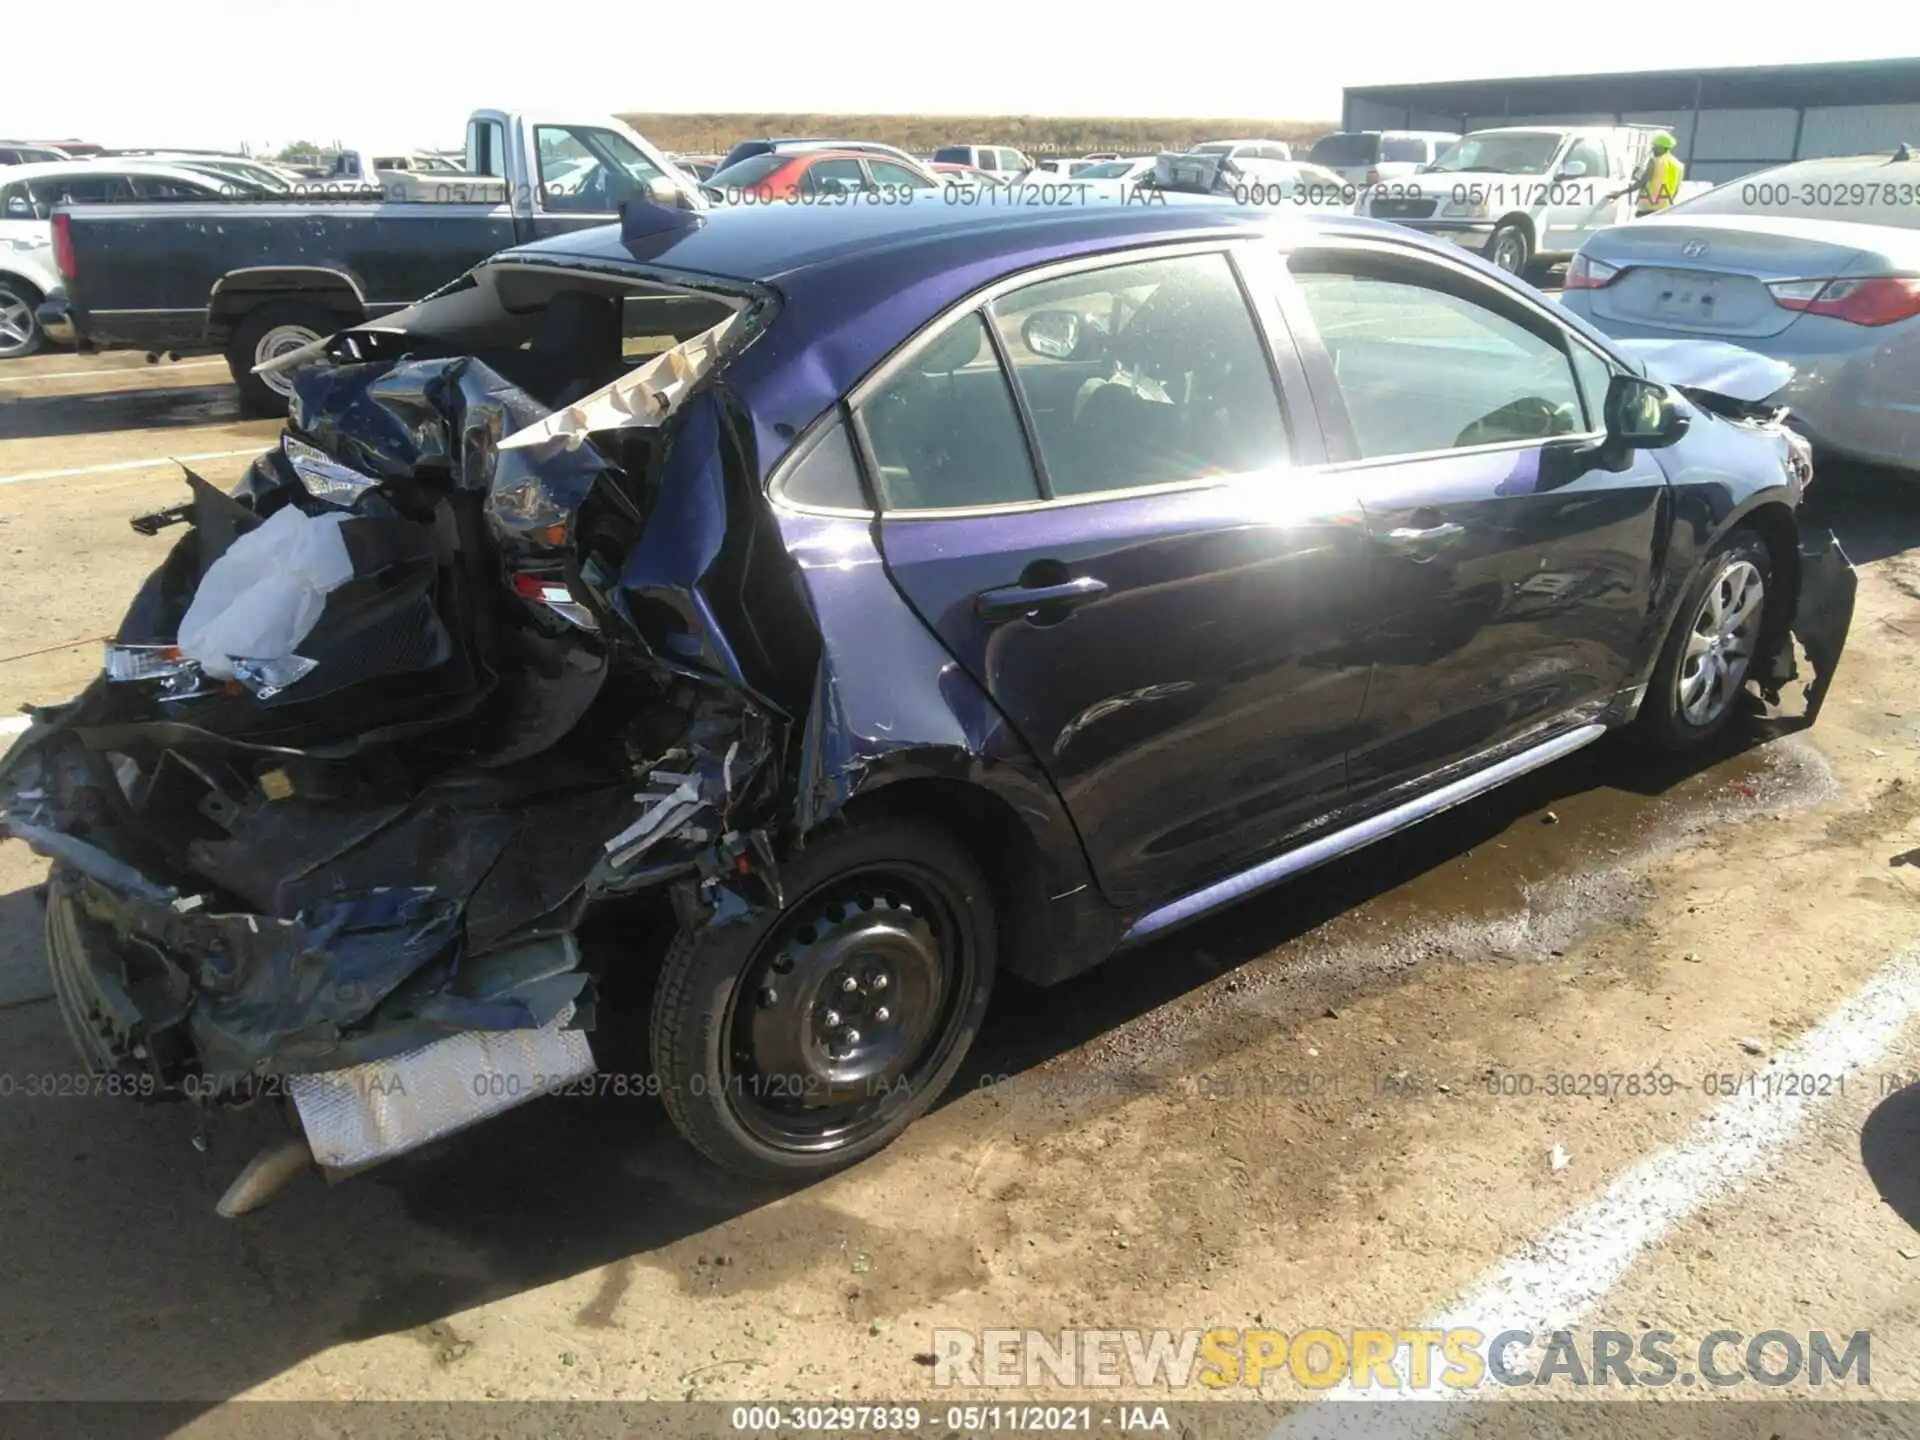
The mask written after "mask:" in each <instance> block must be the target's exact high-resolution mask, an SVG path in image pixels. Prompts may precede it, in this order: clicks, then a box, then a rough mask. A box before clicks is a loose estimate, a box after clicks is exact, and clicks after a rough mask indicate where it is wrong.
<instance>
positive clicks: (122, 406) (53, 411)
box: [0, 384, 248, 440]
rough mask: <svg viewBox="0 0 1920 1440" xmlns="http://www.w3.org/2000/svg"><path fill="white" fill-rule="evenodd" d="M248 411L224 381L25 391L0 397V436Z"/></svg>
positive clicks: (195, 420) (212, 420)
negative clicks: (47, 392) (76, 392)
mask: <svg viewBox="0 0 1920 1440" xmlns="http://www.w3.org/2000/svg"><path fill="white" fill-rule="evenodd" d="M247 418H248V417H247V416H246V415H243V414H242V413H241V411H240V397H239V393H238V392H237V391H236V390H235V389H234V388H233V386H232V385H229V384H221V385H177V386H160V387H155V388H151V389H145V388H143V389H134V390H102V391H97V392H95V393H93V394H89V395H26V396H20V397H17V398H8V399H6V400H5V401H4V402H0V440H52V439H57V438H59V437H61V436H66V435H96V434H100V433H103V432H106V431H115V430H181V429H187V428H189V427H192V426H197V425H231V424H235V423H237V422H239V421H241V420H245V419H247Z"/></svg>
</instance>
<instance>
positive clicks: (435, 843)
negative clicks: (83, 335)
mask: <svg viewBox="0 0 1920 1440" xmlns="http://www.w3.org/2000/svg"><path fill="white" fill-rule="evenodd" d="M294 387H295V401H294V404H293V406H292V411H291V414H292V424H291V426H290V429H289V432H288V434H287V435H286V437H284V439H283V442H282V444H281V445H279V446H277V447H275V448H274V449H272V450H270V451H268V452H267V453H266V454H264V455H262V456H261V457H260V458H259V459H258V460H256V461H255V462H254V464H253V465H252V466H251V467H250V469H249V470H248V472H247V474H246V476H245V478H244V479H243V481H242V482H241V484H240V485H239V486H238V487H237V488H236V490H235V492H234V493H233V494H232V495H225V494H222V493H221V492H220V491H218V490H217V489H215V488H214V487H212V486H210V485H208V484H206V483H205V482H204V481H202V480H201V479H199V477H197V476H194V475H192V474H191V472H189V474H188V483H189V486H190V491H191V498H190V499H189V500H188V501H186V502H185V503H183V504H182V505H179V506H176V507H173V508H171V509H169V510H166V511H161V512H158V513H156V514H154V515H149V516H142V517H139V518H138V519H136V520H135V521H134V525H135V528H136V529H139V530H141V531H143V532H144V533H147V534H158V533H160V532H161V531H165V530H173V529H176V528H178V529H180V534H179V537H178V538H177V539H176V540H175V542H174V544H173V546H172V549H171V550H170V552H169V553H168V555H167V556H166V558H165V560H164V561H163V562H162V563H161V564H160V566H159V567H158V568H157V569H156V570H155V572H154V573H153V575H152V576H151V577H150V578H149V580H148V581H147V583H146V584H145V585H144V586H143V587H142V589H141V591H140V592H139V593H138V594H137V595H136V597H135V598H134V601H133V603H132V605H131V606H130V607H129V609H128V612H127V615H126V618H125V620H124V621H123V623H122V626H121V629H120V631H119V633H118V634H117V636H116V637H115V639H114V641H113V642H112V643H111V644H110V645H109V647H108V659H107V664H106V667H105V669H104V671H103V674H102V675H101V676H100V677H99V678H98V679H97V680H96V681H95V682H94V683H93V684H92V685H91V686H89V687H88V689H87V690H86V691H85V692H83V693H82V694H81V695H80V696H78V697H76V698H75V699H74V700H73V701H71V702H69V703H68V704H66V705H62V706H55V707H48V708H44V709H41V710H39V711H36V712H35V716H34V719H35V723H34V725H33V726H32V727H31V728H30V729H29V730H28V731H27V733H26V734H25V735H23V736H22V737H21V738H20V740H19V741H18V742H17V743H16V744H15V745H14V747H13V748H12V750H11V751H10V752H9V753H8V754H7V755H6V756H5V758H4V760H0V825H4V828H5V832H6V833H11V834H13V835H15V836H16V837H18V838H20V839H22V840H25V841H26V842H27V843H28V844H30V845H32V846H33V847H34V848H35V849H37V850H39V851H40V852H41V853H43V854H46V855H49V856H51V857H52V858H53V859H54V861H55V874H54V882H53V892H54V895H53V901H52V903H51V904H50V911H49V926H50V933H49V950H50V962H51V964H52V967H53V972H54V976H55V988H56V993H57V996H58V998H59V1000H60V1004H61V1009H62V1014H63V1016H64V1017H65V1018H66V1020H67V1023H68V1026H69V1028H70V1030H71V1031H73V1033H74V1038H75V1043H76V1045H77V1046H78V1047H79V1048H80V1049H81V1051H82V1053H83V1054H84V1055H86V1056H87V1058H88V1060H89V1062H90V1063H92V1064H93V1065H94V1067H95V1068H96V1069H99V1070H103V1071H117V1072H120V1073H122V1074H124V1075H127V1076H129V1077H134V1078H136V1079H137V1080H138V1081H139V1086H138V1088H139V1090H140V1091H141V1093H150V1094H161V1093H185V1094H188V1095H189V1096H192V1097H193V1098H197V1099H213V1098H218V1099H245V1098H248V1097H249V1096H251V1095H254V1094H257V1093H259V1091H260V1090H261V1089H262V1087H263V1082H264V1080H265V1079H266V1077H272V1076H286V1077H296V1078H295V1079H294V1080H290V1081H289V1082H288V1084H287V1086H286V1087H284V1088H285V1089H286V1093H289V1094H290V1095H292V1097H293V1098H294V1100H295V1103H296V1105H297V1107H298V1108H299V1110H300V1113H301V1116H302V1118H303V1120H304V1121H305V1122H306V1123H307V1126H308V1130H309V1133H310V1135H313V1136H314V1137H315V1140H316V1143H315V1145H314V1150H313V1153H314V1154H315V1155H316V1156H318V1157H319V1158H320V1159H321V1160H322V1162H323V1163H326V1164H328V1165H331V1166H333V1167H335V1168H339V1169H352V1168H356V1167H357V1166H359V1165H362V1164H366V1163H371V1162H372V1161H373V1160H376V1159H379V1158H382V1157H383V1156H384V1155H386V1154H391V1153H397V1151H398V1150H399V1149H405V1148H411V1147H412V1146H413V1145H416V1144H418V1143H421V1142H422V1141H423V1140H424V1139H428V1138H433V1137H434V1136H435V1135H438V1134H442V1133H446V1132H447V1130H449V1129H452V1128H459V1126H461V1125H464V1124H468V1123H472V1121H473V1120H475V1119H478V1118H484V1117H485V1115H487V1114H490V1113H495V1112H497V1110H499V1109H501V1108H505V1104H504V1103H502V1101H503V1099H505V1100H506V1103H518V1102H519V1101H521V1100H524V1099H528V1098H532V1096H533V1095H534V1094H536V1093H539V1092H538V1090H537V1089H535V1088H533V1087H532V1086H528V1087H526V1088H525V1089H524V1091H523V1090H522V1088H521V1087H519V1086H517V1085H516V1086H514V1087H513V1088H512V1093H511V1098H510V1099H506V1097H505V1096H503V1095H502V1094H489V1093H485V1092H484V1090H482V1089H473V1088H472V1087H469V1089H470V1090H471V1093H470V1094H468V1095H460V1094H458V1093H457V1092H458V1090H459V1086H458V1085H455V1086H453V1088H452V1090H448V1089H447V1087H446V1086H445V1085H437V1086H436V1085H429V1086H428V1087H427V1089H428V1091H429V1092H431V1094H432V1095H437V1096H438V1099H433V1100H431V1103H429V1101H428V1100H426V1099H422V1098H421V1096H420V1095H419V1094H418V1093H416V1095H415V1098H414V1100H413V1101H412V1102H402V1101H399V1100H394V1099H392V1098H391V1097H389V1099H388V1100H386V1101H384V1102H382V1104H381V1105H378V1106H370V1105H369V1103H368V1102H367V1094H366V1090H365V1086H364V1085H363V1084H361V1081H360V1080H356V1079H355V1078H354V1077H356V1076H360V1077H363V1078H364V1076H366V1075H368V1074H374V1073H378V1074H384V1075H388V1076H389V1077H391V1076H395V1075H402V1076H404V1075H406V1074H413V1075H415V1077H416V1079H419V1078H420V1077H422V1076H425V1075H427V1074H429V1073H437V1074H439V1075H440V1076H441V1078H442V1079H443V1080H444V1079H445V1077H446V1074H447V1073H448V1072H447V1071H446V1069H445V1067H446V1066H448V1065H451V1066H453V1067H455V1069H456V1070H457V1069H458V1068H459V1067H460V1066H468V1067H470V1066H472V1065H475V1064H481V1063H504V1061H502V1058H501V1057H502V1056H503V1055H507V1054H511V1055H513V1056H516V1057H517V1058H516V1059H515V1060H514V1063H515V1064H516V1065H519V1066H520V1067H521V1068H522V1069H525V1068H526V1067H528V1066H533V1067H535V1068H536V1069H537V1068H538V1067H539V1066H541V1065H545V1066H546V1067H547V1068H546V1071H545V1073H546V1075H547V1079H548V1081H549V1082H554V1081H557V1080H564V1079H565V1078H566V1077H567V1075H569V1074H572V1073H577V1072H578V1071H579V1067H580V1066H581V1065H582V1064H585V1065H586V1066H587V1067H588V1068H591V1055H590V1053H589V1052H588V1051H587V1049H586V1046H585V1041H584V1038H583V1037H582V1036H581V1035H580V1033H579V1031H580V1029H581V1028H582V1027H585V1026H590V1024H591V1022H592V1018H593V1009H594V986H593V984H592V982H591V979H590V977H589V974H588V967H587V966H586V964H585V963H584V962H583V957H582V952H581V949H580V946H579V944H578V942H577V939H576V935H575V931H576V929H577V927H578V925H579V922H580V919H581V917H582V915H583V914H584V912H585V910H586V908H587V907H588V905H589V904H590V903H592V902H593V901H596V900H600V899H605V898H611V897H617V896H620V895H625V894H631V893H634V892H637V891H639V890H642V889H646V888H649V887H653V886H670V887H673V888H674V889H675V892H676V893H675V909H676V912H677V913H678V914H680V915H681V916H682V917H683V923H696V924H697V923H701V922H702V919H703V917H707V918H710V917H712V916H716V915H722V916H723V915H727V914H736V913H738V912H739V911H740V910H742V909H743V908H746V907H748V906H750V905H755V904H761V903H767V902H768V901H769V900H770V899H773V900H777V897H778V877H777V874H776V873H775V871H774V868H773V859H772V855H773V852H772V846H771V842H770V840H769V838H768V835H767V832H766V829H765V828H764V822H765V817H766V816H768V815H769V814H770V812H771V811H772V808H773V807H772V804H771V799H772V796H773V794H774V790H775V786H776V785H777V777H778V774H779V769H780V767H779V763H778V761H779V756H780V755H781V753H782V750H783V747H784V743H785V735H786V723H785V717H784V716H783V715H782V714H780V713H779V711H778V707H776V706H773V705H771V704H769V703H768V702H766V701H765V700H764V699H763V698H762V697H759V696H756V695H754V694H752V693H750V691H749V690H748V689H746V688H745V687H743V686H742V685H740V684H739V683H737V680H735V679H734V678H732V677H730V676H728V675H727V674H725V673H724V672H723V671H721V670H719V669H716V668H713V667H708V666H703V665H702V664H700V663H699V659H700V656H701V654H702V649H701V646H700V645H699V644H690V645H688V646H687V647H685V649H686V650H687V652H688V653H687V654H670V653H662V652H661V651H660V649H659V648H658V645H657V643H652V644H650V643H649V641H648V639H647V637H646V634H645V633H644V629H643V627H642V626H641V625H638V624H636V623H635V622H634V619H633V617H632V613H631V609H630V607H629V605H628V603H627V601H626V600H625V599H624V598H623V595H622V593H621V591H620V582H621V578H622V575H623V574H624V573H625V572H626V570H627V569H628V568H629V563H630V561H631V559H632V557H633V556H634V555H635V554H636V553H637V552H639V551H641V550H643V549H644V546H643V545H642V543H641V541H642V537H643V535H644V534H645V531H646V526H647V521H648V519H649V516H650V514H651V513H652V511H653V510H654V509H655V508H656V507H657V506H658V505H659V504H660V503H661V499H660V486H661V484H662V476H663V474H665V473H666V467H665V466H664V465H663V463H662V459H663V456H664V455H665V454H666V452H667V449H668V448H669V447H668V437H667V436H666V435H664V434H663V432H662V430H661V428H660V423H659V422H660V421H662V420H664V419H666V418H667V417H666V416H665V415H656V416H654V417H653V423H652V425H651V426H646V425H642V426H637V427H636V428H632V429H621V430H619V431H618V432H617V433H615V434H613V435H611V436H598V437H596V438H589V437H588V436H587V435H586V434H584V433H580V432H578V431H577V430H575V431H569V430H568V429H567V427H566V426H565V425H560V426H558V427H555V434H554V435H553V436H551V437H547V438H541V439H539V440H538V443H522V444H517V445H504V446H503V444H502V442H503V441H504V440H508V439H510V438H511V437H512V436H514V435H516V434H522V433H523V432H525V431H526V430H527V429H528V427H530V426H538V425H542V424H544V423H547V422H548V421H549V420H550V419H551V418H552V417H553V416H554V415H555V414H556V413H558V412H555V411H554V410H553V409H552V408H551V407H550V406H548V405H546V404H544V403H543V402H541V401H540V400H537V399H536V398H535V397H534V396H533V395H531V394H530V393H529V392H528V391H527V390H526V389H524V388H523V387H522V386H520V385H517V384H515V383H514V382H513V381H511V380H509V379H508V378H507V377H506V376H504V375H503V374H501V373H500V372H499V371H497V370H495V369H493V368H492V367H491V366H489V365H488V364H487V363H485V362H483V361H482V360H480V359H477V358H475V357H473V356H453V357H445V358H400V359H397V360H396V359H380V360H369V361H365V362H358V363H356V362H353V361H352V360H351V359H350V358H349V359H348V362H347V363H335V364H327V365H320V366H317V367H315V368H311V369H308V370H306V371H304V372H301V373H299V374H297V375H296V376H295V377H294ZM563 418H564V417H563ZM682 503H684V502H682ZM724 520H725V517H724V516H722V517H721V520H720V523H721V525H722V527H723V528H724ZM317 530H325V531H326V532H328V535H327V539H326V542H325V543H326V545H331V544H332V543H334V541H335V540H337V541H338V543H339V545H340V546H341V547H342V550H343V553H344V557H345V561H346V564H345V567H344V570H342V569H340V568H339V567H338V566H337V565H336V566H334V567H333V568H332V569H331V570H329V569H328V565H319V566H317V567H316V566H313V565H308V566H306V567H305V568H301V567H297V566H292V567H289V568H288V572H287V573H286V574H285V575H281V576H277V577H276V575H275V571H274V566H273V563H272V562H273V561H274V560H275V559H276V558H277V557H279V556H281V555H284V554H288V553H291V552H290V551H287V550H284V549H275V548H273V547H276V546H285V545H289V544H292V543H293V541H292V540H289V539H288V538H287V537H306V539H308V540H311V539H312V538H313V536H314V535H315V534H316V533H317ZM301 543H305V542H304V541H302V542H301ZM263 547H264V548H263ZM324 548H325V546H321V547H320V549H324ZM303 553H319V550H313V551H311V552H303ZM329 553H331V552H329ZM338 558H339V557H338V556H336V557H335V559H336V560H337V559H338ZM243 559H244V560H246V562H247V565H246V566H245V567H242V568H244V569H245V570H246V575H245V576H244V583H241V584H237V585H230V586H229V587H228V590H227V591H222V592H221V593H230V595H231V596H232V597H235V598H232V599H231V600H230V601H229V603H228V606H227V613H222V614H220V615H216V616H213V617H211V618H212V619H213V620H215V621H217V622H219V623H217V624H215V625H214V626H212V627H211V629H210V630H209V631H208V633H214V634H219V635H223V636H225V637H226V639H225V640H224V641H223V642H222V643H223V644H226V645H228V646H229V647H231V646H232V645H233V644H236V643H238V644H240V645H241V646H242V648H244V647H245V645H246V644H248V643H256V642H257V644H258V645H259V646H260V647H262V648H263V649H266V650H272V651H274V653H271V654H264V653H263V654H257V655H249V654H233V653H225V654H220V655H215V654H213V653H212V652H207V653H201V652H200V651H198V650H195V645H196V644H197V643H199V642H196V641H195V640H193V639H192V638H191V636H190V634H189V633H188V632H191V631H193V630H194V627H193V626H191V625H187V624H186V623H185V622H186V621H187V620H188V618H189V617H190V616H191V615H192V613H193V611H194V608H195V604H196V601H197V599H198V597H200V596H201V595H202V594H203V593H206V594H211V593H214V592H215V591H219V590H221V586H222V585H223V584H225V583H226V582H229V581H232V580H233V577H234V575H235V574H236V573H237V572H236V570H235V562H236V561H239V560H243ZM328 563H329V564H331V563H332V562H328ZM223 566H224V567H225V568H224V569H223V568H222V567H223ZM295 570H297V571H298V574H297V575H296V574H295V573H293V572H294V571H295ZM316 574H319V575H320V576H321V578H320V579H318V580H316V579H315V578H314V577H315V575H316ZM296 591H297V592H298V593H292V592H296ZM246 606H252V607H255V608H256V609H257V610H258V612H259V614H258V615H256V614H251V613H240V614H235V613H231V612H232V611H233V609H234V608H235V607H246ZM687 608H689V609H697V608H698V606H697V605H696V604H694V603H692V602H689V604H688V607H687ZM289 615H297V616H299V617H302V619H301V622H300V623H295V622H293V621H287V623H282V622H283V621H286V617H287V616H289ZM262 616H268V617H269V618H266V619H262V618H261V617H262ZM256 621H257V622H258V623H255V622H256ZM303 626H304V628H303ZM203 628H205V627H203ZM296 632H297V633H296ZM236 635H240V636H246V637H249V638H248V639H247V640H245V641H239V642H236V641H235V640H234V639H233V637H234V636H236ZM202 649H204V646H202ZM189 652H193V653H189ZM512 1035H519V1036H521V1037H522V1038H521V1040H519V1041H516V1042H513V1044H512V1045H507V1048H506V1049H505V1050H503V1049H502V1048H501V1047H502V1046H503V1045H506V1044H507V1042H506V1039H505V1037H508V1036H512ZM489 1037H494V1038H489ZM569 1037H570V1038H569ZM488 1057H492V1059H491V1060H489V1059H488ZM422 1066H427V1067H428V1069H427V1070H424V1071H423V1070H422V1069H421V1067H422ZM366 1067H375V1068H374V1069H373V1070H368V1069H367V1068H366ZM409 1067H411V1068H409ZM529 1073H533V1072H531V1071H530V1072H529ZM302 1077H303V1078H302ZM343 1087H344V1088H343ZM356 1087H358V1093H359V1100H360V1103H359V1104H357V1105H355V1104H351V1103H349V1104H346V1105H345V1107H344V1108H342V1097H343V1096H352V1095H353V1094H354V1093H356ZM496 1088H498V1087H496ZM409 1104H411V1109H409ZM381 1116H385V1117H386V1118H385V1119H384V1120H382V1119H380V1118H379V1117H381ZM315 1127H325V1128H324V1132H323V1131H322V1130H316V1128H315Z"/></svg>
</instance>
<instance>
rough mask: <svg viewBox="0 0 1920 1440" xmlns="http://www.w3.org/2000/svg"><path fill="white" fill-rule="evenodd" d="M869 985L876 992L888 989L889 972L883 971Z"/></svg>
mask: <svg viewBox="0 0 1920 1440" xmlns="http://www.w3.org/2000/svg"><path fill="white" fill-rule="evenodd" d="M867 983H868V984H870V985H871V986H873V988H874V989H876V990H884V989H886V988H887V972H886V971H884V970H882V971H881V972H880V973H879V974H878V975H876V976H874V977H873V979H871V980H870V981H868V982H867Z"/></svg>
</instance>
